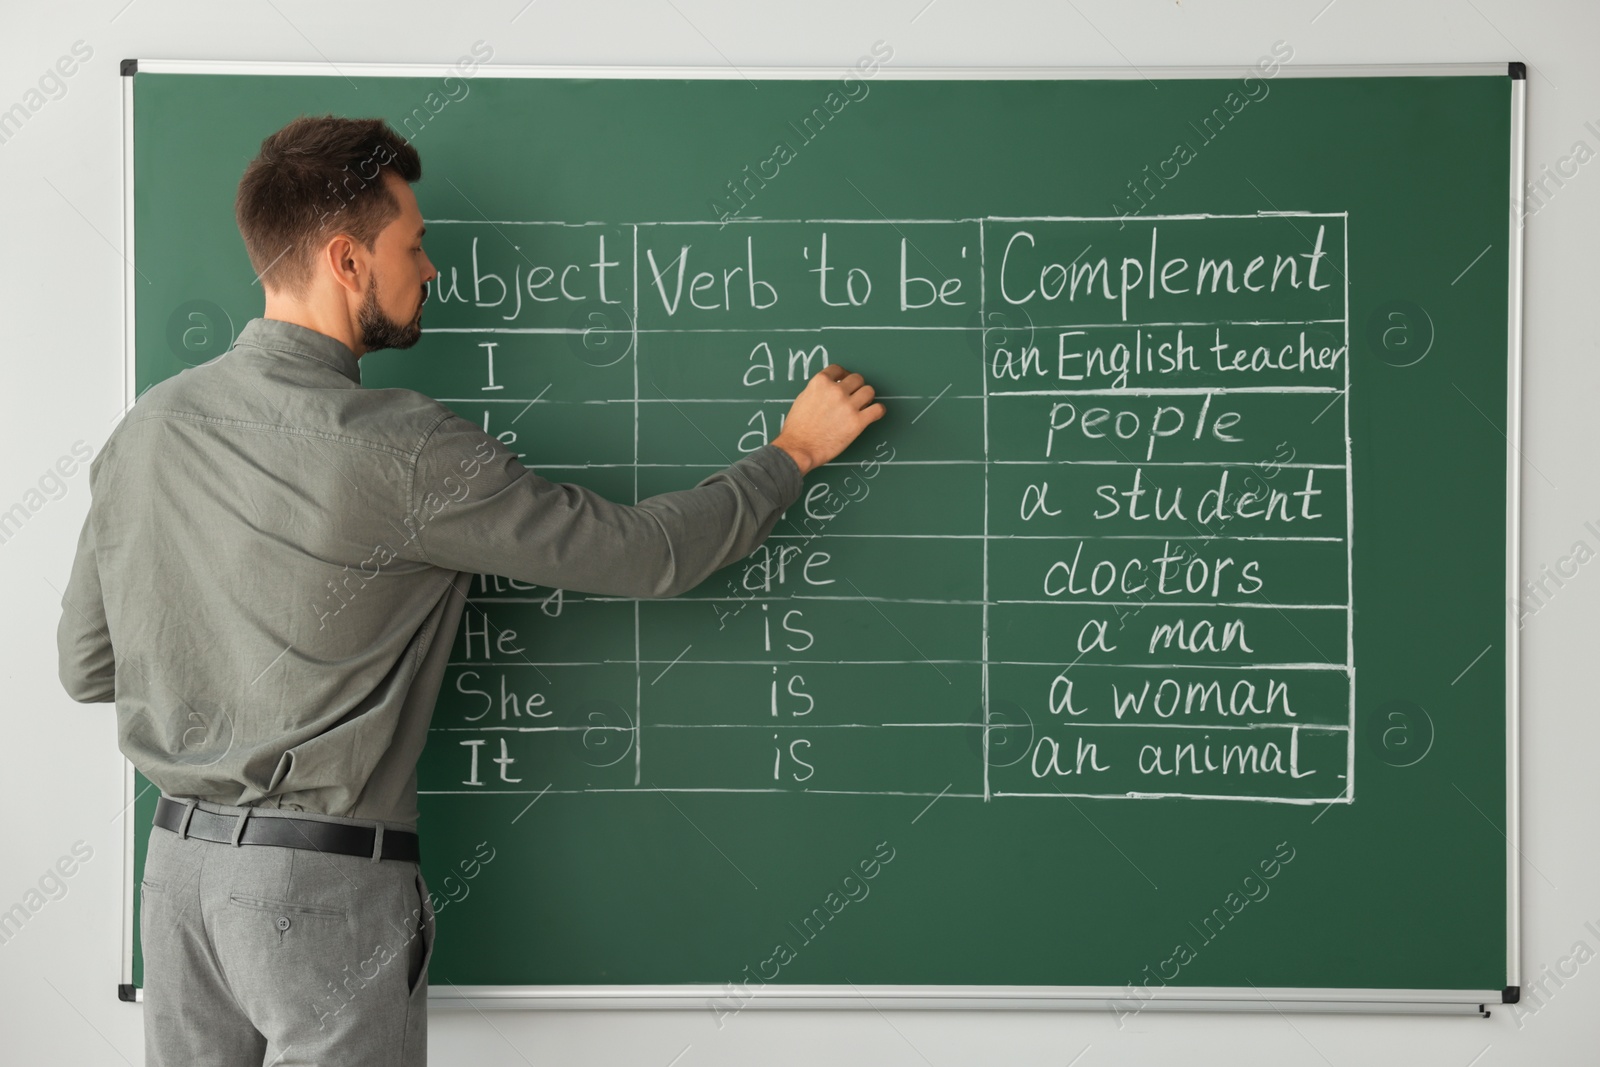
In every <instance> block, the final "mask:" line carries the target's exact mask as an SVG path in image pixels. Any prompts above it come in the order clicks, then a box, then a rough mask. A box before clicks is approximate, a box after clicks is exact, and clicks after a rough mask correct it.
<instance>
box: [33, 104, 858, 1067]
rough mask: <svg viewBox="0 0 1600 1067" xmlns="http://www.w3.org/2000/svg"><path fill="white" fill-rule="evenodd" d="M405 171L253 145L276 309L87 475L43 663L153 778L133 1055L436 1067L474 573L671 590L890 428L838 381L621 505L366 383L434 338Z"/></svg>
mask: <svg viewBox="0 0 1600 1067" xmlns="http://www.w3.org/2000/svg"><path fill="white" fill-rule="evenodd" d="M421 176H422V167H421V163H420V161H419V159H418V157H417V153H416V151H415V149H413V148H412V147H411V146H410V145H408V144H406V143H405V141H404V140H403V139H401V138H400V137H399V136H398V135H397V134H396V133H395V132H394V131H393V130H392V129H391V128H389V127H388V126H387V125H386V124H385V123H383V122H382V121H379V120H351V119H339V118H334V117H332V116H327V117H321V118H301V119H297V120H296V121H294V122H292V123H290V124H289V125H288V126H286V127H284V128H283V129H282V130H280V131H278V132H277V133H275V134H273V135H272V136H270V137H268V138H267V139H266V140H265V141H263V142H262V145H261V152H260V154H259V156H257V158H256V159H255V160H253V161H252V162H251V163H250V165H249V166H248V167H247V168H246V170H245V173H244V176H243V178H242V180H241V181H240V184H239V190H238V195H237V198H236V202H235V211H236V216H237V220H238V224H239V229H240V232H241V234H242V235H243V237H244V242H245V248H246V250H247V252H248V253H249V256H250V261H251V263H252V265H253V266H254V267H255V269H256V271H257V272H258V273H259V275H260V278H261V282H262V285H263V288H264V290H265V296H266V307H265V312H264V315H263V317H261V318H258V319H253V320H251V321H250V322H249V323H248V324H247V325H246V326H245V327H244V329H243V330H241V331H240V333H239V336H238V338H237V340H236V342H235V344H234V346H233V348H232V349H230V350H229V351H228V352H227V353H225V354H224V355H222V356H220V357H218V358H217V359H214V360H212V361H210V362H209V363H205V364H203V365H201V366H199V367H194V368H191V369H188V370H185V371H184V372H182V373H181V374H178V375H176V376H175V377H173V378H171V379H169V380H167V381H165V382H162V383H160V384H158V385H156V386H154V387H152V388H151V389H150V390H149V391H148V392H146V393H145V394H144V396H143V397H141V398H140V400H139V401H138V403H137V404H135V405H134V407H133V409H132V410H131V411H130V412H129V414H128V415H127V416H126V417H125V418H124V419H123V420H122V422H121V423H120V424H118V426H117V427H116V429H115V430H114V431H113V433H112V434H111V436H110V439H109V440H108V441H107V442H106V445H105V447H104V448H103V449H102V450H101V452H100V454H99V456H97V457H96V458H95V461H94V463H93V464H92V466H91V472H90V479H91V488H92V494H93V500H92V502H91V505H90V510H89V516H88V519H87V521H85V523H84V526H83V532H82V534H81V536H80V538H79V543H78V554H77V559H76V561H75V562H74V564H73V570H72V577H71V581H70V583H69V585H68V587H67V591H66V593H65V595H64V597H63V601H62V617H61V622H60V627H59V631H58V644H59V648H60V655H61V662H60V672H61V681H62V684H63V685H64V686H65V687H66V690H67V692H68V693H69V694H70V695H71V696H72V697H73V699H75V700H80V701H91V702H93V701H113V700H114V701H115V702H116V705H117V718H118V741H119V745H120V747H121V749H122V751H123V753H124V754H125V755H126V756H127V757H128V759H129V760H131V761H132V762H133V764H134V765H135V766H136V767H137V768H138V769H139V770H140V771H141V772H143V773H144V774H145V776H146V777H148V778H149V779H150V781H151V782H153V783H154V784H155V785H156V786H158V787H159V788H160V790H161V793H162V796H161V800H160V802H159V804H158V810H157V814H156V826H155V827H154V828H153V829H152V830H151V831H150V839H149V853H148V859H147V861H146V865H145V877H144V882H143V884H142V885H141V887H140V892H141V902H142V903H141V909H142V911H141V917H142V921H141V930H140V932H141V938H142V945H143V952H144V963H145V970H144V978H145V1034H146V1057H147V1062H148V1063H150V1064H153V1065H168V1064H174V1065H175V1064H185V1065H190V1064H207V1065H233V1064H252V1065H260V1064H263V1063H264V1062H265V1063H274V1064H290V1063H318V1064H323V1063H338V1064H341V1065H362V1064H383V1065H386V1067H387V1065H393V1064H421V1063H424V1062H425V1057H426V1053H427V1040H426V1037H427V1032H426V1027H427V1014H426V995H427V963H428V959H429V957H430V956H431V954H432V945H433V915H432V910H431V908H430V907H429V905H428V890H427V887H426V885H425V884H424V883H423V880H422V877H421V874H420V871H419V868H418V864H417V858H418V855H419V851H418V843H417V838H416V834H415V831H416V828H417V807H416V788H417V782H416V762H417V757H418V754H419V753H420V752H421V750H422V746H423V742H424V740H425V739H426V736H427V729H428V722H429V718H430V716H431V715H432V711H433V704H434V699H435V697H436V695H437V693H438V690H439V685H440V680H441V678H442V675H443V672H444V668H445V663H446V660H447V658H448V656H449V652H450V648H451V644H452V641H453V638H454V635H455V633H456V629H457V625H458V623H459V621H460V618H461V612H462V608H463V606H464V604H465V602H466V595H467V591H468V586H469V584H470V582H471V580H472V577H473V575H474V574H477V573H493V574H500V575H506V576H509V577H512V578H517V579H522V580H525V581H528V582H534V583H537V584H540V585H547V586H552V587H559V588H565V589H572V590H579V591H585V592H593V593H601V594H611V595H621V596H636V597H666V596H673V595H675V594H677V593H680V592H682V591H684V590H687V589H689V588H691V587H693V586H694V585H696V584H698V583H699V582H701V581H702V580H704V579H705V578H706V577H707V576H708V575H709V574H711V573H712V572H713V571H715V570H716V569H717V568H719V567H722V566H725V565H727V564H729V563H732V562H734V561H736V560H738V559H740V558H742V557H744V556H745V555H747V554H749V553H750V552H751V551H753V550H754V549H755V548H756V547H757V546H758V545H759V544H760V543H761V542H762V541H763V540H764V539H765V537H766V536H767V534H768V533H769V532H770V531H771V529H772V527H773V524H774V523H775V522H776V521H777V518H778V515H779V513H780V512H781V511H782V510H783V509H784V508H785V507H787V506H788V505H790V504H791V503H793V502H794V501H795V500H796V498H797V497H798V496H799V494H800V491H801V478H802V476H803V475H804V474H805V473H806V472H808V471H810V470H811V469H813V468H815V467H816V466H818V465H820V464H822V463H826V462H828V461H829V460H831V459H833V458H834V457H835V456H837V455H838V454H839V453H840V452H841V451H843V449H844V448H845V447H846V446H847V445H848V444H849V443H850V442H851V441H852V440H854V439H855V437H856V436H857V435H858V434H859V433H860V432H861V431H862V430H863V429H864V428H865V427H866V426H867V425H868V424H869V423H871V422H873V421H874V420H876V419H878V418H880V417H882V415H883V413H884V409H883V405H882V404H881V403H876V402H874V399H873V398H874V393H873V389H872V387H871V386H869V385H866V384H865V383H864V382H863V380H862V378H861V376H860V375H859V374H846V373H845V372H844V370H843V369H842V368H840V367H838V366H830V367H828V368H826V369H825V370H824V371H822V372H821V373H819V374H818V375H817V376H816V377H814V378H812V379H811V381H810V382H809V383H808V384H807V385H806V387H805V389H804V391H803V392H801V393H800V395H799V397H798V398H797V399H796V400H795V402H794V405H793V407H792V408H791V409H790V412H789V415H788V417H787V419H786V421H785V423H784V429H783V432H782V433H781V434H780V435H779V436H778V437H777V438H776V439H775V440H774V441H773V442H772V443H771V444H769V445H766V446H763V447H762V448H760V449H758V450H757V451H755V452H752V453H750V454H749V455H747V456H745V457H743V458H741V459H740V460H739V461H738V462H736V463H734V464H733V465H732V466H730V467H728V468H727V469H725V470H723V471H720V472H718V473H716V474H714V475H712V476H710V477H709V478H706V479H705V480H704V481H702V482H701V483H700V484H699V485H697V486H695V487H693V488H691V489H685V490H682V491H679V492H673V493H665V494H662V495H660V496H655V497H652V498H650V499H648V500H644V501H641V502H640V503H639V504H637V505H633V506H628V505H623V504H617V503H612V502H609V501H607V500H604V499H602V498H601V497H599V496H597V495H596V494H594V493H592V492H590V491H588V490H585V489H582V488H579V487H577V486H572V485H562V484H555V483H552V482H549V481H547V480H545V479H544V478H541V477H539V476H538V475H536V474H533V473H531V472H530V471H528V470H527V469H525V468H524V467H523V466H522V464H521V463H520V462H519V461H518V459H517V457H516V455H515V454H514V453H512V452H510V451H508V450H507V449H506V448H505V446H504V445H502V444H501V443H500V442H499V441H497V440H495V439H494V438H492V437H490V436H488V435H487V434H485V433H484V432H483V431H482V430H481V429H479V428H478V427H477V426H475V425H473V424H472V423H470V422H467V421H465V420H464V419H461V418H459V417H457V416H456V415H454V414H452V413H451V412H450V411H449V410H448V409H446V408H445V407H444V406H443V405H441V404H439V403H437V402H436V401H434V400H431V399H429V398H427V397H425V396H422V395H421V394H418V393H414V392H411V391H409V390H404V389H373V390H365V389H362V388H361V386H360V378H361V376H360V369H359V366H358V362H357V361H358V360H359V359H360V357H361V356H362V355H363V354H365V353H367V352H372V351H376V350H378V349H382V348H406V347H409V346H411V345H413V344H415V343H416V342H417V340H418V338H419V337H420V336H421V330H422V327H421V322H422V306H423V303H424V302H425V301H426V299H427V294H428V289H427V286H428V283H429V282H430V281H431V280H432V279H433V278H435V277H436V276H437V273H438V272H437V271H435V270H434V267H433V264H432V263H430V262H429V261H428V257H427V255H426V254H425V253H424V252H423V250H422V236H423V232H424V227H423V224H422V215H421V213H420V211H419V210H418V207H417V200H416V196H415V195H414V194H413V192H412V190H411V187H410V183H412V182H415V181H417V180H418V179H420V178H421ZM330 594H331V595H330Z"/></svg>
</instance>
